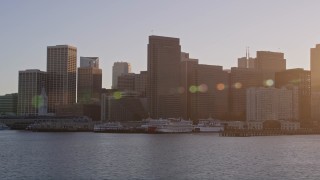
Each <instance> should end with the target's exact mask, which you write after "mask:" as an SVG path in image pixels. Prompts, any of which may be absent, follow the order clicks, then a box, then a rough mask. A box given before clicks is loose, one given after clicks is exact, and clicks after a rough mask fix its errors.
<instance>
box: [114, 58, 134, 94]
mask: <svg viewBox="0 0 320 180" xmlns="http://www.w3.org/2000/svg"><path fill="white" fill-rule="evenodd" d="M128 73H131V65H130V63H127V62H115V63H114V64H113V66H112V89H118V77H119V76H121V75H123V74H128Z"/></svg>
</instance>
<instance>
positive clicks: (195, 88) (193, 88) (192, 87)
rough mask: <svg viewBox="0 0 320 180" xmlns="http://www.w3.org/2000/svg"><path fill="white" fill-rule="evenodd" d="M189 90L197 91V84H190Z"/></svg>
mask: <svg viewBox="0 0 320 180" xmlns="http://www.w3.org/2000/svg"><path fill="white" fill-rule="evenodd" d="M189 91H190V92H191V93H196V92H197V91H198V88H197V86H190V88H189Z"/></svg>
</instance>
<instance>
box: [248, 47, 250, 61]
mask: <svg viewBox="0 0 320 180" xmlns="http://www.w3.org/2000/svg"><path fill="white" fill-rule="evenodd" d="M248 59H250V47H249V46H248Z"/></svg>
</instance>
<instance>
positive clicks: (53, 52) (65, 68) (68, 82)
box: [47, 45, 77, 113]
mask: <svg viewBox="0 0 320 180" xmlns="http://www.w3.org/2000/svg"><path fill="white" fill-rule="evenodd" d="M76 72H77V48H76V47H73V46H69V45H57V46H48V47H47V73H48V91H47V94H48V111H49V112H50V113H54V112H55V107H56V106H57V105H59V104H73V103H75V102H76V90H77V89H76V84H77V80H76V79H77V75H76Z"/></svg>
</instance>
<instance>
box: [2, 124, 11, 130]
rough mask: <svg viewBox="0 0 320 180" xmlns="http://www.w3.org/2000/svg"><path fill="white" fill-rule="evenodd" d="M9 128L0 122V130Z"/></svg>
mask: <svg viewBox="0 0 320 180" xmlns="http://www.w3.org/2000/svg"><path fill="white" fill-rule="evenodd" d="M6 129H9V127H8V126H6V125H5V124H2V123H0V130H6Z"/></svg>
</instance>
